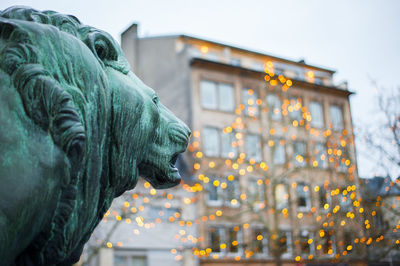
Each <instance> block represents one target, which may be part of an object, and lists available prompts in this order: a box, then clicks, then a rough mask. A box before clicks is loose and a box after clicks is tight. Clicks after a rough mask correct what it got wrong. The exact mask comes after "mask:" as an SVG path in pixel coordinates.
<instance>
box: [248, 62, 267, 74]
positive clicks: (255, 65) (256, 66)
mask: <svg viewBox="0 0 400 266" xmlns="http://www.w3.org/2000/svg"><path fill="white" fill-rule="evenodd" d="M251 69H253V70H256V71H262V72H264V64H263V63H261V62H253V63H252V64H251Z"/></svg>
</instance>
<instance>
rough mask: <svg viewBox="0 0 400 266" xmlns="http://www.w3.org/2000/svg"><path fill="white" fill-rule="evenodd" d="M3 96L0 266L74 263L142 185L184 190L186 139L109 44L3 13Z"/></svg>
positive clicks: (79, 28) (56, 23) (70, 27)
mask: <svg viewBox="0 0 400 266" xmlns="http://www.w3.org/2000/svg"><path fill="white" fill-rule="evenodd" d="M154 75H157V73H154ZM0 86H1V88H0V125H1V126H0V182H1V186H0V264H1V265H71V264H72V263H74V262H76V261H78V259H79V257H80V255H81V252H82V248H83V245H84V244H85V243H86V242H87V240H88V239H89V237H90V235H91V232H92V231H93V230H94V228H95V227H96V225H97V224H98V223H99V222H100V220H101V219H102V217H103V215H104V213H105V212H106V211H107V209H108V208H109V206H110V204H111V202H112V200H113V199H114V198H115V197H117V196H119V195H121V194H122V193H123V192H124V191H126V190H129V189H132V188H134V187H135V185H136V183H137V180H138V176H139V175H140V176H143V177H144V178H145V179H146V180H148V181H149V182H150V183H151V184H152V186H153V187H155V188H168V187H172V186H175V185H177V184H178V183H179V182H180V176H179V173H178V170H177V169H176V168H175V167H174V163H175V161H176V158H177V156H178V154H179V153H181V152H183V151H184V150H185V149H186V146H187V143H188V138H189V135H190V131H189V129H188V128H187V126H186V125H185V124H184V123H183V122H181V121H180V120H179V119H177V118H176V117H175V116H174V115H173V114H172V113H171V112H170V111H169V110H168V109H166V108H165V107H164V106H163V105H162V104H161V103H160V102H159V101H158V98H157V94H156V93H155V92H154V91H153V90H152V89H151V88H149V87H147V86H146V85H145V84H143V83H142V81H140V80H139V79H138V78H137V77H136V76H135V75H134V74H133V73H132V72H131V71H130V70H129V65H128V63H127V60H126V59H125V57H124V55H123V53H122V51H121V48H120V47H119V45H118V44H117V43H116V42H115V41H114V40H113V38H112V37H111V36H110V35H109V34H107V33H105V32H103V31H101V30H97V29H95V28H93V27H90V26H86V25H83V24H81V23H80V22H79V20H78V19H77V18H75V17H74V16H70V15H63V14H60V13H57V12H54V11H43V12H41V11H37V10H34V9H31V8H28V7H10V8H8V9H6V10H4V11H2V12H0Z"/></svg>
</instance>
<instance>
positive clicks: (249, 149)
mask: <svg viewBox="0 0 400 266" xmlns="http://www.w3.org/2000/svg"><path fill="white" fill-rule="evenodd" d="M245 141H246V157H247V158H249V159H254V160H255V161H256V162H259V161H261V160H262V156H261V138H260V135H256V134H246V139H245Z"/></svg>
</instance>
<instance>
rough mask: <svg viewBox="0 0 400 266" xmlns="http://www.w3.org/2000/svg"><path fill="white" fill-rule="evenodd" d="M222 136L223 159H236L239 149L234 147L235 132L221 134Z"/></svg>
mask: <svg viewBox="0 0 400 266" xmlns="http://www.w3.org/2000/svg"><path fill="white" fill-rule="evenodd" d="M220 136H221V157H223V158H236V156H237V148H236V146H235V147H234V143H235V140H236V139H235V133H234V132H229V133H228V132H220Z"/></svg>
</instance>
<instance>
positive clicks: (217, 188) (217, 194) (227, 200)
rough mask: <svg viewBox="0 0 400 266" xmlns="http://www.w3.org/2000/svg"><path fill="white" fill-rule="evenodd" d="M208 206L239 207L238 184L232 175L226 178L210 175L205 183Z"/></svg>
mask: <svg viewBox="0 0 400 266" xmlns="http://www.w3.org/2000/svg"><path fill="white" fill-rule="evenodd" d="M207 192H208V198H207V204H208V205H209V206H222V205H226V206H230V207H239V206H240V203H239V200H238V199H239V196H240V185H239V180H238V179H237V178H235V177H234V176H233V175H230V176H228V178H226V179H225V178H217V177H210V178H209V182H208V184H207Z"/></svg>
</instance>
